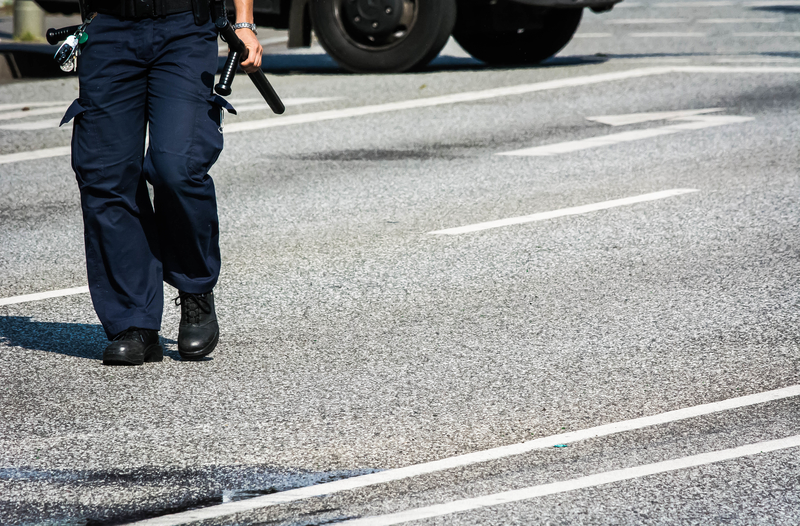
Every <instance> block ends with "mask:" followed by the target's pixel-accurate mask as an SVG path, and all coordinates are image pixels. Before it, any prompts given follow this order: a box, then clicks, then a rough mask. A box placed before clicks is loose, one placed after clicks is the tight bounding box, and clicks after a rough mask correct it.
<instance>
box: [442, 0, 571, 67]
mask: <svg viewBox="0 0 800 526" xmlns="http://www.w3.org/2000/svg"><path fill="white" fill-rule="evenodd" d="M514 9H515V10H518V11H522V12H523V13H524V15H525V16H523V17H520V20H521V21H525V25H526V26H527V27H525V26H523V27H519V28H516V29H510V28H509V29H505V30H501V31H498V30H492V29H491V28H489V29H486V28H485V25H484V24H482V23H481V20H478V19H477V17H480V16H482V15H483V16H485V15H486V13H485V12H483V11H482V10H467V9H460V10H459V15H458V20H457V21H456V27H455V29H454V30H453V37H454V38H455V39H456V41H457V42H458V43H459V44H460V45H461V47H463V48H464V50H465V51H466V52H467V53H469V54H470V55H472V56H473V57H475V58H477V59H478V60H482V61H483V62H486V63H487V64H492V65H509V64H536V63H539V62H541V61H543V60H545V59H548V58H550V57H552V56H553V55H555V54H556V53H558V52H559V51H561V49H562V48H563V47H564V46H566V45H567V43H568V42H569V41H570V40H571V39H572V35H574V34H575V31H577V29H578V25H579V24H580V22H581V15H582V14H583V9H581V8H578V9H544V10H543V9H541V8H538V7H530V6H525V5H521V4H515V5H514ZM521 24H522V22H521V23H520V25H521Z"/></svg>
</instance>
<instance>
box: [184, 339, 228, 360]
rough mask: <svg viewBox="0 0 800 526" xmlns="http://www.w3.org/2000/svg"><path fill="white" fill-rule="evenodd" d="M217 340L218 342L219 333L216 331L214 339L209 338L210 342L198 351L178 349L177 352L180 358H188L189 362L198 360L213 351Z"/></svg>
mask: <svg viewBox="0 0 800 526" xmlns="http://www.w3.org/2000/svg"><path fill="white" fill-rule="evenodd" d="M218 342H219V333H217V335H216V336H215V337H214V339H213V340H211V342H210V343H209V344H208V345H206V346H205V347H203V348H202V349H201V350H200V351H198V352H193V353H187V352H184V351H182V350H180V349H178V354H180V355H181V358H183V359H184V360H188V361H190V362H192V361H196V360H200V359H201V358H205V357H206V356H208V355H209V354H211V351H213V350H214V349H215V348H216V347H217V343H218Z"/></svg>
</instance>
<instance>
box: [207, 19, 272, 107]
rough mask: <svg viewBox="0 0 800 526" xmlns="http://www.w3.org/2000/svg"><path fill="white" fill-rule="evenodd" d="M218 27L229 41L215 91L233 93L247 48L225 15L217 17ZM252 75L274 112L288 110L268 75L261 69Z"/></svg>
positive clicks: (223, 93)
mask: <svg viewBox="0 0 800 526" xmlns="http://www.w3.org/2000/svg"><path fill="white" fill-rule="evenodd" d="M216 26H217V29H218V30H219V34H220V35H222V39H223V40H224V41H225V42H227V43H228V49H229V50H230V51H228V60H226V61H225V67H223V68H222V75H220V77H219V83H217V85H216V86H214V91H216V92H217V93H219V94H220V95H225V96H227V95H230V94H231V83H233V76H234V74H235V73H236V68H237V66H239V60H241V58H242V55H243V54H244V53H245V51H246V48H245V46H244V42H242V40H241V39H240V38H239V37H238V36H236V31H234V30H233V27H232V26H231V24H230V22H228V19H227V18H225V17H220V18H218V19H217V22H216ZM247 76H248V77H250V80H252V81H253V84H255V85H256V88H257V89H258V91H259V93H261V96H262V97H264V100H265V101H267V104H269V107H270V108H271V109H272V111H273V112H275V113H277V114H281V113H283V112H284V111H286V106H284V105H283V102H281V98H280V97H279V96H278V94H277V93H275V90H274V89H273V88H272V85H271V84H270V83H269V81H268V80H267V77H266V75H264V72H263V71H261V70H260V69H259V70H257V71H254V72H252V73H248V74H247Z"/></svg>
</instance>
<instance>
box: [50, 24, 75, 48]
mask: <svg viewBox="0 0 800 526" xmlns="http://www.w3.org/2000/svg"><path fill="white" fill-rule="evenodd" d="M79 27H81V26H69V27H62V28H61V29H55V28H52V27H51V28H50V29H48V30H47V43H48V44H50V45H55V44H58V43H59V42H61V41H62V40H65V39H66V38H67V37H68V36H70V35H71V34H73V33H74V32H75V31H77V30H78V28H79Z"/></svg>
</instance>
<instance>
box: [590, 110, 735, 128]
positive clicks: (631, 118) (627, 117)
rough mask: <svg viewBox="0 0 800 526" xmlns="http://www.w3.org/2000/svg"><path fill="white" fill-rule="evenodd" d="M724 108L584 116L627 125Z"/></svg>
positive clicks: (594, 119) (701, 113)
mask: <svg viewBox="0 0 800 526" xmlns="http://www.w3.org/2000/svg"><path fill="white" fill-rule="evenodd" d="M724 109H725V108H699V109H694V110H674V111H647V112H642V113H626V114H624V115H599V116H595V117H586V120H587V121H592V122H601V123H603V124H608V125H609V126H628V125H629V124H641V123H643V122H650V121H666V120H672V119H679V118H681V117H694V116H695V115H705V114H706V113H718V112H720V111H723V110H724Z"/></svg>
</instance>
